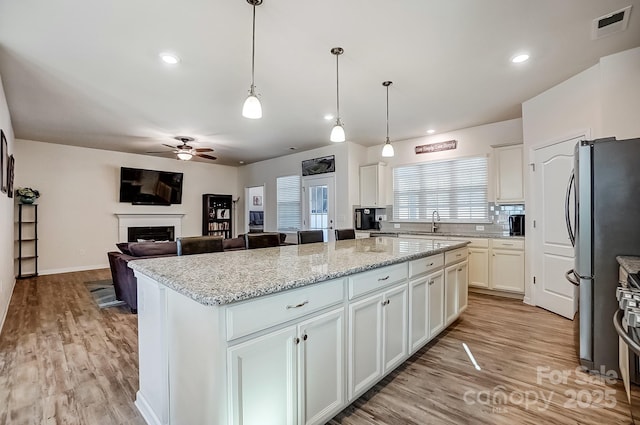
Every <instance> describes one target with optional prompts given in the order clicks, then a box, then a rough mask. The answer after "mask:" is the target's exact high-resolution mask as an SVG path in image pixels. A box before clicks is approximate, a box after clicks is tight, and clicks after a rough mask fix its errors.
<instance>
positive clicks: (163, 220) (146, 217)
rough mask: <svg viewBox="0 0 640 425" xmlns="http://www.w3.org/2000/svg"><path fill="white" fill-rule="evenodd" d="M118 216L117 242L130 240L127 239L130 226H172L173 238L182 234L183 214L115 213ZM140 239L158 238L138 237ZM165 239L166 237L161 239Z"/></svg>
mask: <svg viewBox="0 0 640 425" xmlns="http://www.w3.org/2000/svg"><path fill="white" fill-rule="evenodd" d="M115 215H116V217H118V242H132V241H130V240H129V228H130V227H144V228H153V227H163V228H167V227H173V239H175V238H179V237H180V236H182V217H184V214H162V213H161V214H153V213H146V214H121V213H115ZM136 239H137V238H136ZM140 239H157V240H158V239H159V238H156V237H153V238H140ZM162 240H166V239H162Z"/></svg>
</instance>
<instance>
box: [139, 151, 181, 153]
mask: <svg viewBox="0 0 640 425" xmlns="http://www.w3.org/2000/svg"><path fill="white" fill-rule="evenodd" d="M145 153H175V152H174V151H155V152H145Z"/></svg>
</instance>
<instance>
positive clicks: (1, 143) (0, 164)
mask: <svg viewBox="0 0 640 425" xmlns="http://www.w3.org/2000/svg"><path fill="white" fill-rule="evenodd" d="M8 169H9V146H8V145H7V138H6V137H5V135H4V130H2V129H0V192H2V193H7V176H8V173H7V171H8Z"/></svg>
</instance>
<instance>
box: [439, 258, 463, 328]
mask: <svg viewBox="0 0 640 425" xmlns="http://www.w3.org/2000/svg"><path fill="white" fill-rule="evenodd" d="M466 251H467V248H461V249H457V250H455V251H449V252H447V253H446V254H445V261H446V264H447V265H448V266H447V267H446V268H445V269H444V313H445V324H447V325H448V324H450V323H451V322H453V321H454V320H455V319H456V318H457V317H458V315H459V314H460V313H461V312H462V311H464V310H465V309H466V308H467V298H468V294H467V292H468V281H469V276H468V273H469V268H468V266H467V264H468V262H467V252H466ZM449 264H451V265H449Z"/></svg>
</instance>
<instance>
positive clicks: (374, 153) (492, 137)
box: [367, 118, 522, 204]
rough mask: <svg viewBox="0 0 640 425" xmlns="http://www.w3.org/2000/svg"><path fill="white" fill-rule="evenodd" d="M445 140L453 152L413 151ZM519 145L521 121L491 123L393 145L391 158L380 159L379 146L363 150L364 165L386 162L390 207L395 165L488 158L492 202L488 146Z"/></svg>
mask: <svg viewBox="0 0 640 425" xmlns="http://www.w3.org/2000/svg"><path fill="white" fill-rule="evenodd" d="M446 140H457V141H458V145H457V148H456V149H455V150H450V151H443V152H434V153H425V154H416V153H415V150H414V148H415V147H416V146H420V145H426V144H430V143H438V142H443V141H446ZM519 143H522V120H521V119H520V118H517V119H513V120H508V121H501V122H497V123H492V124H486V125H481V126H477V127H469V128H465V129H461V130H456V131H451V132H448V133H442V134H436V135H433V136H425V137H420V138H416V139H408V140H403V141H401V142H393V149H394V152H395V155H394V157H393V158H383V157H382V145H379V146H372V147H370V148H368V149H367V162H368V163H375V162H386V163H387V164H388V166H387V167H386V168H387V177H386V183H387V184H386V192H387V194H386V200H387V203H388V204H391V202H392V200H393V178H392V169H393V167H396V166H398V165H404V164H411V163H417V162H425V161H435V160H443V159H450V158H459V157H466V156H480V155H487V156H488V157H489V161H488V167H489V176H490V179H489V188H488V189H489V195H488V197H489V200H494V199H495V190H494V189H495V184H494V180H493V178H492V176H493V158H492V148H491V146H496V145H506V144H519Z"/></svg>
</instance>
